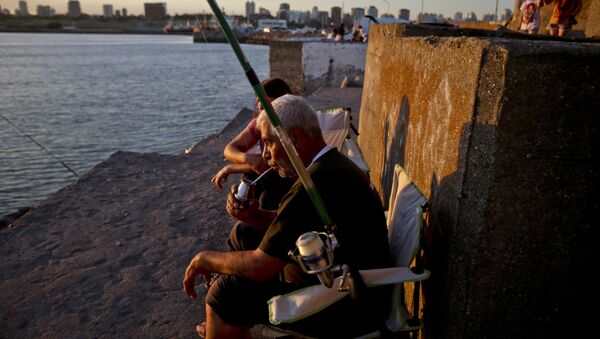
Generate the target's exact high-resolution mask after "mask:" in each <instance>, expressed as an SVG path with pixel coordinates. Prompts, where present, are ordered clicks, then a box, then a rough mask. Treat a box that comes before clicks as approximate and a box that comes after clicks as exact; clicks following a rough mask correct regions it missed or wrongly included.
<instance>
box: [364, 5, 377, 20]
mask: <svg viewBox="0 0 600 339" xmlns="http://www.w3.org/2000/svg"><path fill="white" fill-rule="evenodd" d="M367 13H368V14H369V15H370V16H372V17H374V18H377V17H379V11H378V10H377V7H375V6H369V9H368V10H367Z"/></svg>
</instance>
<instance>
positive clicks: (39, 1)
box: [0, 0, 514, 19]
mask: <svg viewBox="0 0 600 339" xmlns="http://www.w3.org/2000/svg"><path fill="white" fill-rule="evenodd" d="M79 1H80V3H81V8H82V10H83V12H84V13H87V14H101V13H102V5H103V4H111V5H113V8H114V9H115V10H116V9H120V8H127V11H128V13H129V14H143V12H144V2H166V3H167V13H168V14H171V15H173V14H176V13H178V14H182V13H202V11H206V12H210V8H209V7H208V3H207V2H206V1H205V0H194V1H192V0H79ZM18 2H19V1H18V0H0V5H1V6H2V8H8V9H9V10H10V12H11V13H14V10H15V8H17V6H18V5H17V4H18ZM282 2H287V3H289V4H290V7H291V9H293V10H310V9H311V8H312V7H313V6H318V7H319V10H326V11H330V9H331V7H332V6H340V7H344V12H349V10H350V8H352V7H369V6H371V5H373V6H375V7H377V8H378V9H379V14H380V15H381V14H382V13H385V12H387V8H388V3H389V9H390V12H391V13H392V14H394V16H397V15H398V10H399V9H400V8H408V9H410V16H411V19H414V18H415V17H416V15H417V14H418V13H419V12H420V11H421V1H420V0H385V1H384V0H367V1H353V0H345V1H338V0H284V1H282V0H254V3H255V4H256V9H257V10H258V7H264V8H266V9H268V10H270V11H271V12H272V13H275V12H277V9H278V8H279V4H280V3H282ZM67 3H68V0H28V1H27V6H28V9H29V12H30V13H31V14H35V13H36V8H37V6H38V5H50V6H52V7H54V9H55V10H56V12H57V13H66V11H67ZM217 3H218V4H219V6H221V7H225V12H226V13H227V14H244V4H245V3H246V1H245V0H217ZM495 6H496V0H424V10H425V12H430V13H439V14H443V15H444V16H446V17H451V16H453V15H454V13H455V12H457V11H460V12H463V13H466V12H470V11H473V12H475V13H476V14H477V17H479V18H481V16H482V15H483V14H485V13H493V12H494V8H495ZM513 7H514V0H498V13H499V14H500V12H501V11H502V9H504V8H510V9H511V10H512V9H513Z"/></svg>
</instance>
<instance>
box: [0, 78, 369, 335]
mask: <svg viewBox="0 0 600 339" xmlns="http://www.w3.org/2000/svg"><path fill="white" fill-rule="evenodd" d="M360 90H361V89H347V90H345V91H343V93H345V94H342V95H340V94H339V93H337V94H336V93H335V92H336V91H332V92H328V93H325V95H324V96H323V97H313V99H312V100H309V101H311V103H313V104H314V106H315V108H317V109H325V108H333V107H338V106H341V105H340V104H339V103H340V100H342V101H341V102H344V104H345V105H346V106H347V105H350V106H353V111H354V112H355V114H354V115H355V116H357V113H356V112H358V108H359V107H360V94H361V92H360ZM329 95H331V96H333V98H328V96H329ZM344 95H345V96H346V97H345V96H344ZM249 116H250V112H249V111H248V110H246V111H242V112H241V113H240V114H239V115H238V116H237V117H236V118H235V119H234V120H233V121H232V122H231V123H230V124H229V125H228V126H227V127H226V128H225V129H224V130H223V131H222V132H220V133H217V134H214V135H212V136H210V137H208V138H206V139H205V140H203V141H201V142H200V143H198V144H197V145H196V146H195V147H193V149H192V151H191V152H190V153H189V154H182V155H161V154H140V153H131V152H117V153H115V154H113V155H111V156H110V157H109V158H108V159H107V160H105V161H103V162H101V163H100V164H98V165H97V166H95V167H94V168H92V169H91V170H89V171H88V172H87V173H86V174H85V175H83V176H82V177H81V178H80V179H79V180H77V182H75V183H73V184H71V185H69V186H67V187H65V188H63V189H62V190H60V191H58V192H57V193H55V194H53V195H51V196H50V197H49V198H48V199H46V200H45V201H44V202H43V203H41V204H40V205H39V206H36V207H34V208H33V209H32V210H31V211H30V212H29V213H27V214H26V215H25V216H23V217H22V218H20V219H19V220H17V221H16V222H14V223H13V225H12V226H11V227H9V228H6V229H3V230H1V231H0V255H1V256H2V260H1V261H0V333H1V336H2V337H7V338H13V337H52V338H72V337H152V338H156V337H169V338H171V337H177V338H186V337H195V333H194V327H195V325H196V324H197V323H199V322H200V321H201V320H202V319H204V302H203V300H204V296H205V293H206V289H205V287H203V286H202V284H201V282H200V281H199V282H198V284H197V290H198V292H199V299H198V300H197V301H195V302H193V301H191V300H190V299H188V298H187V297H186V296H185V294H184V293H183V291H182V287H181V281H182V278H183V273H184V270H185V268H186V266H187V264H188V262H189V260H190V259H191V258H192V257H193V256H194V255H195V253H197V252H198V251H201V250H206V249H225V240H226V239H227V236H228V232H229V229H230V227H231V225H232V224H233V220H232V219H231V218H230V217H229V216H228V215H227V212H226V211H225V205H224V201H225V198H226V191H227V190H226V189H225V190H224V191H219V190H217V189H216V188H214V187H213V186H212V184H211V183H210V178H211V177H212V176H213V175H214V174H215V173H216V172H217V171H218V170H219V169H220V168H221V166H223V165H224V161H223V155H222V154H223V153H222V152H223V147H224V146H225V144H226V143H227V142H228V141H229V140H231V138H232V137H233V136H234V135H235V134H237V132H238V131H239V130H240V129H241V128H243V127H244V126H245V124H246V123H247V121H248V119H249ZM355 123H356V122H355ZM237 180H238V178H237V177H230V178H229V180H228V182H227V185H226V186H227V187H228V186H229V185H230V184H232V183H235V182H236V181H237Z"/></svg>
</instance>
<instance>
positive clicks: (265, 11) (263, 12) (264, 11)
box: [258, 7, 271, 16]
mask: <svg viewBox="0 0 600 339" xmlns="http://www.w3.org/2000/svg"><path fill="white" fill-rule="evenodd" d="M258 14H259V15H267V16H271V11H269V10H268V9H266V8H262V7H259V8H258Z"/></svg>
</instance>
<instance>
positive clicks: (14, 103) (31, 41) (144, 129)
mask: <svg viewBox="0 0 600 339" xmlns="http://www.w3.org/2000/svg"><path fill="white" fill-rule="evenodd" d="M242 48H243V50H244V52H245V53H246V56H247V57H248V60H249V61H250V63H251V64H252V65H253V66H254V68H255V70H256V72H257V74H258V76H259V78H261V79H264V78H265V77H266V76H267V75H268V47H266V46H256V45H244V46H242ZM252 98H253V94H252V88H251V87H250V86H249V85H248V83H247V80H246V78H245V75H244V73H243V71H242V69H241V67H240V66H239V64H238V62H237V59H236V58H235V55H234V54H233V51H232V50H231V47H230V46H229V45H227V44H194V43H192V38H191V37H190V36H162V35H94V34H19V33H17V34H8V33H0V114H2V115H3V116H4V117H6V118H8V119H9V120H11V121H12V122H13V123H15V124H16V125H18V126H19V127H20V128H21V129H23V130H24V131H25V132H26V133H27V134H29V135H30V136H31V137H33V138H34V139H35V140H37V141H38V142H39V143H40V144H42V145H44V146H45V147H46V148H48V149H49V150H50V151H51V152H52V153H53V154H55V155H56V157H58V158H59V159H60V160H62V161H64V162H65V163H66V164H67V165H68V166H69V167H71V168H72V169H73V170H75V171H76V172H77V173H79V174H80V175H81V174H83V173H85V172H86V171H87V170H89V169H90V168H91V167H92V166H94V165H95V164H97V163H98V162H100V161H102V160H104V159H106V158H107V157H108V156H109V155H110V154H112V153H114V152H115V151H118V150H124V151H135V152H158V153H166V154H178V153H181V152H183V151H184V150H185V148H187V147H189V146H190V145H192V144H194V143H196V142H198V141H199V140H201V139H202V138H203V137H205V136H207V135H209V134H210V133H213V132H215V131H217V130H220V129H221V128H223V127H224V126H225V125H226V124H227V122H228V121H229V120H230V119H231V118H232V117H233V116H234V115H235V114H236V113H237V112H238V111H239V110H240V109H241V108H242V107H244V106H246V107H251V105H252V102H253V99H252ZM75 179H76V178H75V176H74V175H73V174H72V173H70V172H69V171H68V170H66V169H65V168H64V167H63V166H62V165H61V164H60V163H59V162H57V161H56V160H55V159H53V158H52V157H51V156H49V155H48V154H47V153H46V152H44V151H43V150H41V149H40V148H39V147H38V146H37V145H35V144H34V143H32V142H31V141H30V140H29V139H27V138H26V137H24V136H23V135H22V134H20V133H19V132H18V131H17V130H16V129H15V128H13V127H12V126H11V125H10V124H9V123H8V122H6V121H5V120H4V119H2V118H1V117H0V216H2V215H5V214H7V213H10V212H13V211H15V210H16V209H18V208H20V207H24V206H32V205H35V204H36V203H38V202H40V201H41V200H43V199H44V198H45V197H46V196H47V195H48V194H50V193H52V192H55V191H57V190H58V189H60V188H62V187H64V186H65V185H67V184H69V183H71V182H73V181H74V180H75Z"/></svg>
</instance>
